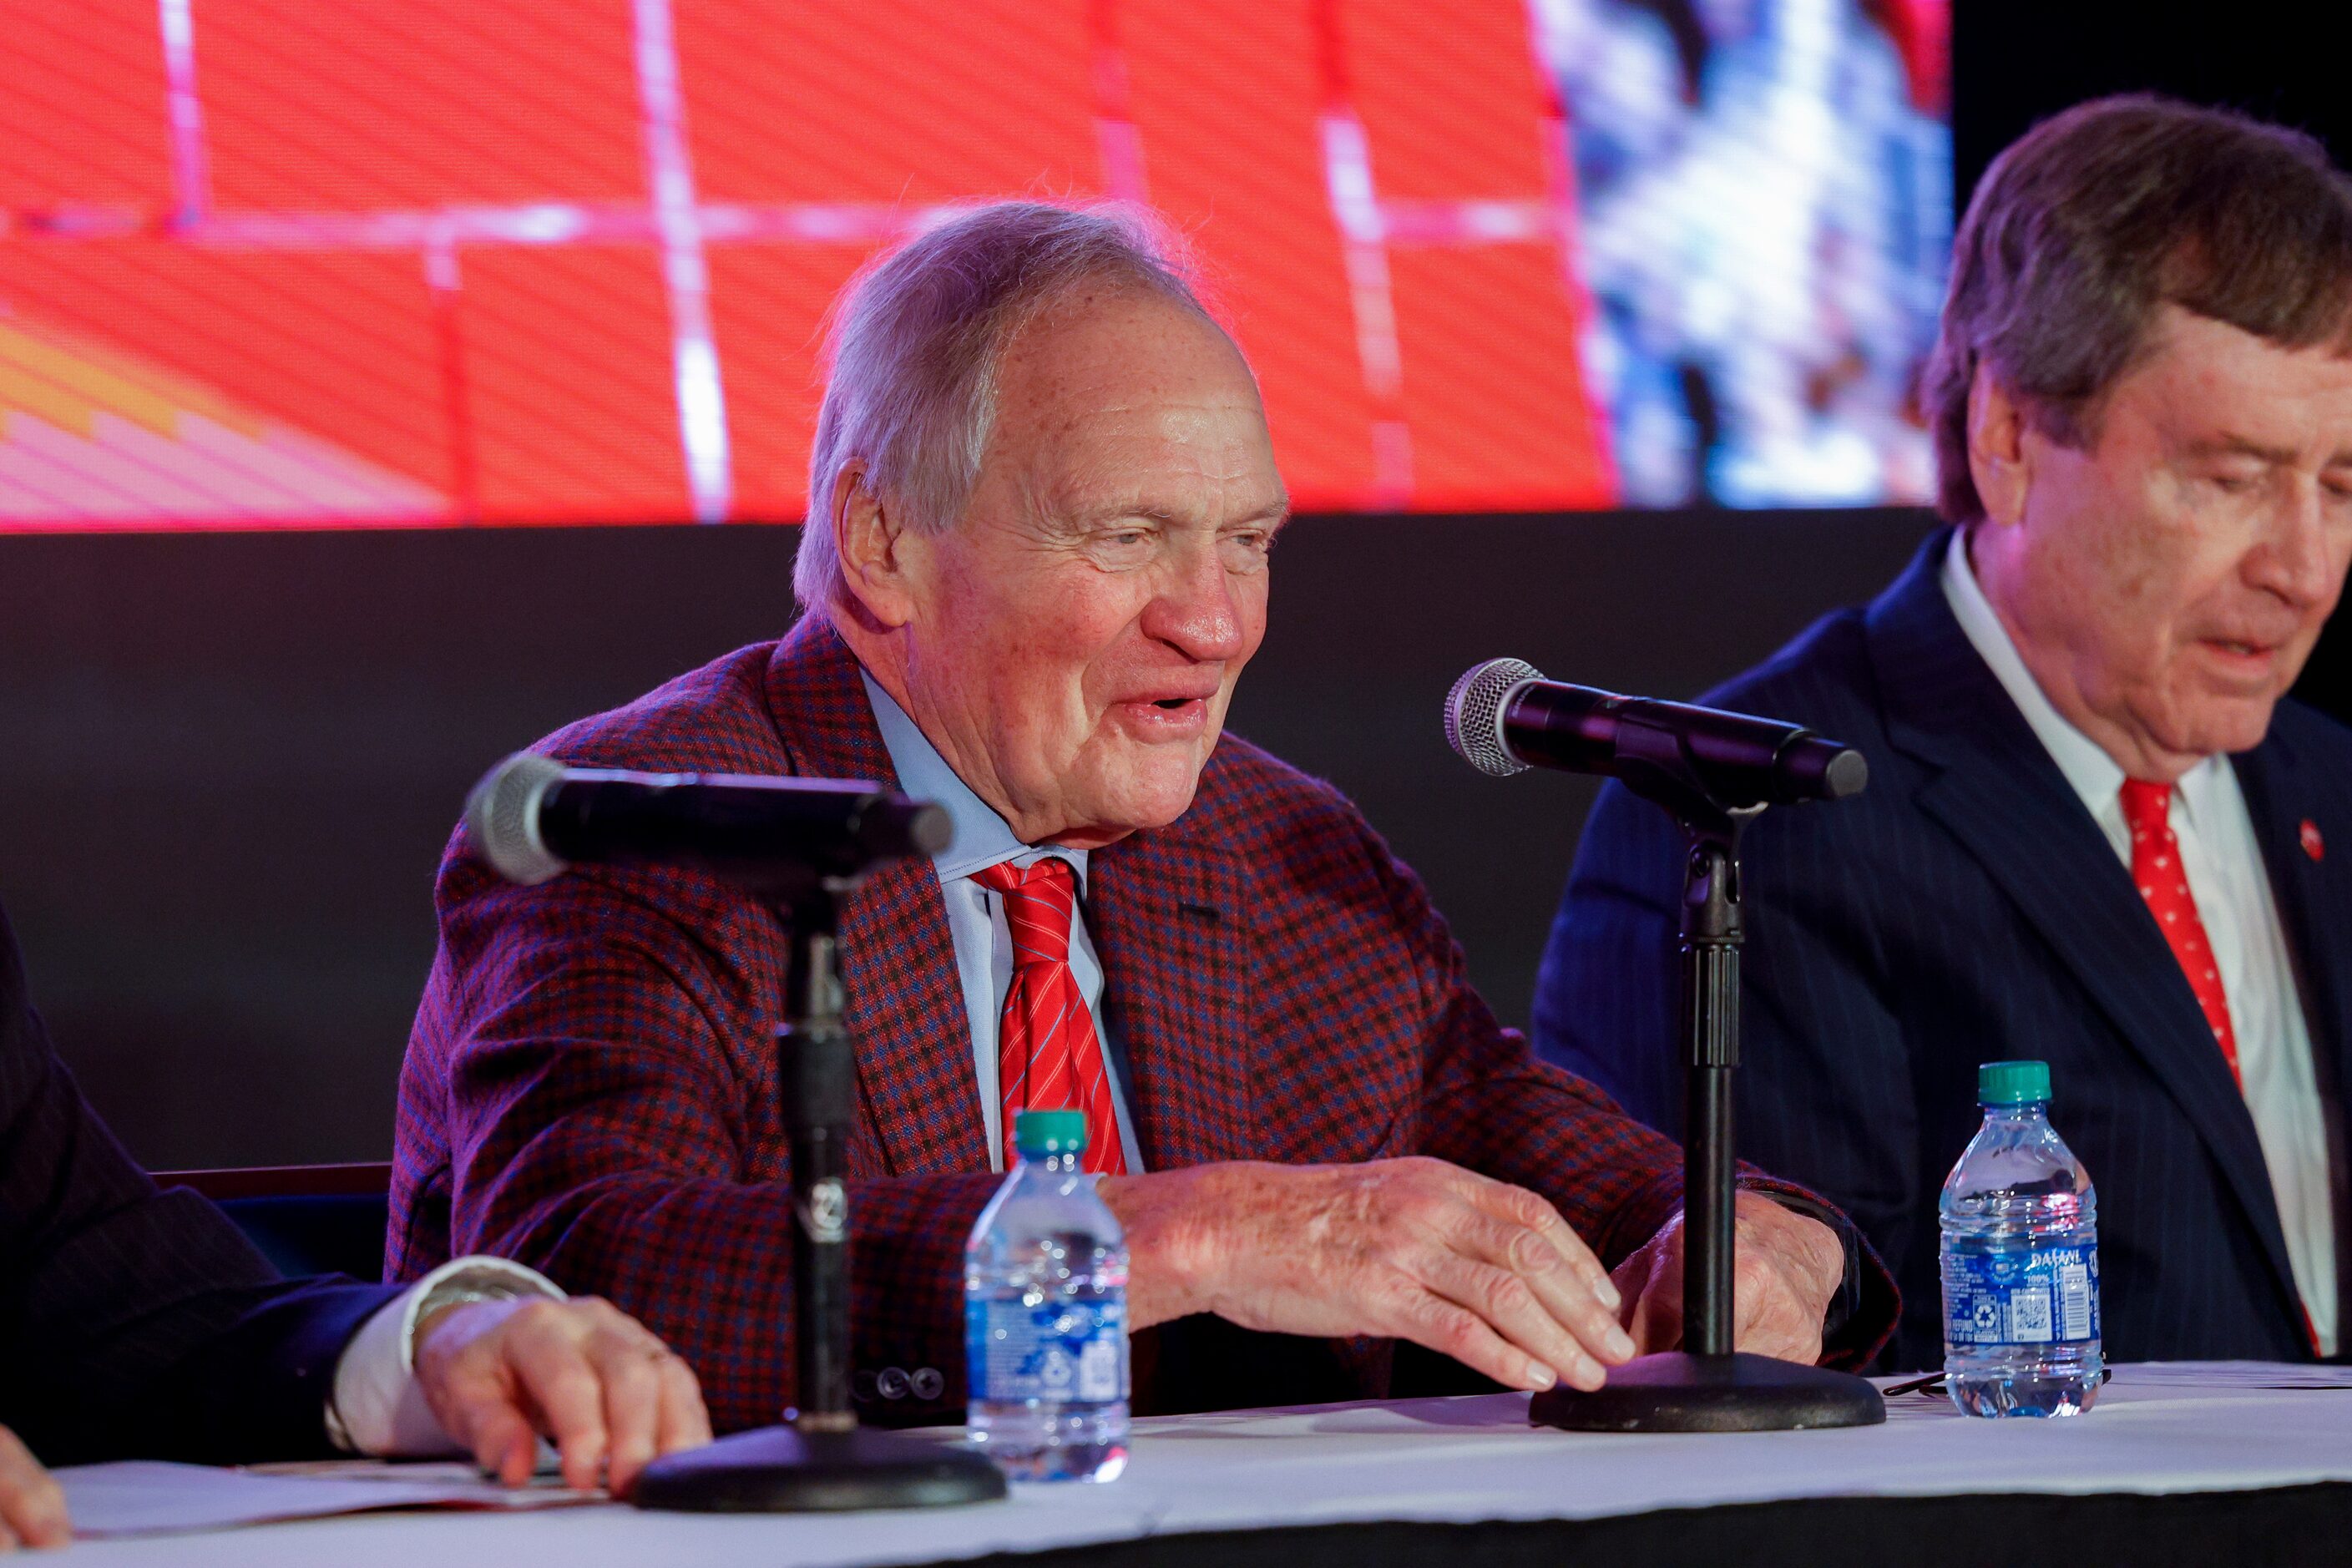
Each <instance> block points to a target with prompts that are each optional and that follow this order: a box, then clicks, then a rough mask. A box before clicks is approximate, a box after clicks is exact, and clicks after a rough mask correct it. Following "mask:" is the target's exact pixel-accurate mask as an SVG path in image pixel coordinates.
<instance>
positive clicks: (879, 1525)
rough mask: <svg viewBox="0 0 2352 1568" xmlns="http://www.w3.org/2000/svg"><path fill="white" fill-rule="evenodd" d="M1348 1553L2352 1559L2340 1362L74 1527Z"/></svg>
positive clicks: (359, 1542) (1242, 1420)
mask: <svg viewBox="0 0 2352 1568" xmlns="http://www.w3.org/2000/svg"><path fill="white" fill-rule="evenodd" d="M1009 1553H1020V1554H1030V1553H1042V1554H1043V1555H1022V1556H1021V1557H1020V1558H1019V1559H1018V1560H1019V1561H1020V1562H1022V1563H1024V1564H1027V1565H1033V1568H1047V1565H1049V1564H1061V1563H1100V1564H1108V1565H1118V1568H1126V1565H1129V1564H1144V1563H1218V1564H1221V1565H1222V1564H1242V1565H1245V1568H1246V1565H1251V1564H1259V1563H1263V1564H1266V1565H1268V1568H1276V1565H1279V1568H1305V1565H1307V1564H1310V1563H1317V1562H1324V1561H1328V1562H1334V1563H1346V1564H1348V1565H1349V1568H1374V1565H1377V1564H1381V1563H1419V1562H1444V1563H1447V1564H1449V1565H1450V1564H1455V1563H1510V1564H1519V1563H1526V1564H1528V1565H1530V1568H1532V1565H1534V1564H1537V1563H1542V1564H1544V1565H1545V1568H1558V1565H1559V1564H1563V1563H1576V1562H1583V1561H1591V1562H1596V1563H1599V1562H1606V1563H1611V1564H1612V1565H1622V1564H1631V1563H1738V1564H1740V1565H1741V1568H1755V1565H1758V1564H1768V1563H1842V1562H1857V1561H1869V1560H1871V1559H1874V1558H1875V1559H1882V1560H1885V1561H1892V1562H1897V1563H1901V1564H1902V1565H1903V1568H1929V1565H1932V1564H1936V1563H1991V1562H1996V1561H2011V1562H2021V1563H2053V1564H2063V1565H2064V1568H2087V1565H2090V1564H2096V1563H2133V1564H2136V1565H2137V1564H2145V1563H2209V1562H2229V1563H2302V1562H2314V1563H2318V1562H2327V1563H2352V1369H2343V1368H2327V1367H2290V1366H2263V1365H2260V1364H2255V1363H2217V1364H2214V1365H2210V1366H2186V1365H2162V1364H2149V1365H2143V1366H2126V1367H2124V1368H2122V1369H2120V1370H2119V1371H2118V1373H2117V1374H2116V1378H2115V1381H2114V1382H2113V1383H2111V1384H2109V1385H2108V1386H2107V1388H2106V1390H2105V1394H2104V1396H2103V1397H2102V1399H2101V1400H2100V1403H2099V1405H2098V1407H2097V1408H2096V1409H2095V1411H2093V1412H2092V1413H2091V1414H2090V1415H2086V1416H2084V1417H2082V1418H2080V1419H2077V1420H2072V1421H2054V1422H2028V1421H2005V1422H1992V1421H1974V1420H1969V1419H1968V1418H1966V1417H1963V1416H1961V1415H1958V1414H1957V1413H1955V1412H1954V1411H1953V1410H1952V1409H1951V1407H1950V1406H1949V1405H1947V1404H1944V1403H1943V1402H1941V1401H1940V1400H1933V1399H1929V1398H1927V1397H1924V1396H1919V1395H1911V1396H1906V1397H1904V1398H1900V1399H1897V1400H1895V1401H1893V1402H1892V1403H1891V1405H1890V1409H1889V1417H1888V1421H1887V1424H1886V1425H1885V1426H1878V1427H1864V1428H1858V1429H1852V1430H1845V1431H1831V1432H1793V1433H1759V1434H1736V1435H1714V1436H1598V1435H1590V1434H1579V1433H1566V1432H1555V1431H1550V1430H1548V1429H1538V1428H1533V1427H1530V1426H1528V1425H1527V1396H1526V1395H1525V1394H1478V1395H1471V1396H1466V1397H1463V1398H1456V1399H1439V1400H1411V1401H1401V1402H1396V1403H1392V1404H1386V1405H1369V1404H1368V1405H1326V1406H1318V1407H1313V1408H1308V1409H1301V1410H1287V1411H1249V1412H1234V1413H1230V1414H1224V1415H1196V1416H1173V1417H1165V1418H1159V1419H1154V1420H1149V1421H1141V1422H1139V1423H1137V1436H1136V1441H1135V1445H1134V1457H1133V1461H1132V1464H1131V1465H1130V1468H1129V1473H1128V1476H1127V1477H1126V1479H1122V1480H1120V1481H1118V1483H1116V1484H1114V1485H1110V1486H1103V1487H1019V1488H1016V1489H1015V1490H1014V1496H1013V1499H1012V1500H1010V1501H1009V1502H1004V1503H996V1504H990V1505H984V1506H982V1507H979V1508H971V1509H960V1510H939V1511H931V1512H913V1511H910V1512H903V1513H886V1514H866V1515H855V1516H850V1515H836V1516H803V1517H798V1518H776V1517H761V1518H742V1517H736V1518H726V1517H709V1516H685V1515H675V1514H650V1513H643V1512H639V1511H637V1510H633V1509H628V1508H625V1507H620V1506H617V1505H610V1504H600V1505H595V1506H592V1507H585V1508H572V1509H563V1510H551V1511H546V1512H541V1513H536V1514H522V1515H490V1514H457V1515H446V1514H442V1515H425V1514H375V1515H369V1516H365V1517H360V1518H346V1519H339V1520H328V1521H311V1522H306V1523H298V1524H279V1525H271V1526H265V1527H262V1528H259V1529H256V1530H246V1531H225V1532H221V1533H216V1534H205V1535H176V1536H170V1537H163V1538H153V1539H146V1540H137V1541H110V1542H85V1543H82V1544H81V1545H79V1546H77V1547H76V1548H75V1550H74V1552H72V1553H71V1554H70V1556H69V1557H68V1560H67V1561H68V1562H69V1563H75V1564H77V1565H79V1564H81V1563H89V1564H101V1563H106V1564H110V1563H123V1564H163V1563H171V1564H174V1565H185V1568H208V1565H212V1564H219V1565H222V1568H228V1565H235V1568H253V1565H260V1568H267V1565H268V1564H273V1563H346V1564H352V1565H355V1568H368V1565H373V1564H383V1565H385V1568H391V1565H394V1564H398V1565H401V1568H413V1565H415V1564H418V1563H557V1564H563V1565H566V1568H604V1565H605V1564H620V1563H665V1564H677V1565H679V1568H704V1565H709V1568H717V1565H719V1564H729V1565H732V1564H739V1563H759V1564H767V1565H772V1568H835V1565H851V1564H856V1565H866V1564H874V1565H882V1564H890V1565H898V1564H910V1563H938V1562H946V1561H956V1562H970V1561H973V1560H1002V1559H1001V1558H999V1557H998V1555H997V1554H1009Z"/></svg>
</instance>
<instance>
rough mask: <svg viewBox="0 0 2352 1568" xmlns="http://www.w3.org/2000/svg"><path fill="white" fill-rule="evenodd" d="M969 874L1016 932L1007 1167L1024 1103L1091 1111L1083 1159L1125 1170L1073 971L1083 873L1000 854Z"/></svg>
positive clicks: (1089, 1019)
mask: <svg viewBox="0 0 2352 1568" xmlns="http://www.w3.org/2000/svg"><path fill="white" fill-rule="evenodd" d="M971 879H972V880H973V881H975V882H978V883H979V884H980V885H981V886H982V887H983V888H986V889H988V890H989V891H990V892H992V893H994V894H996V895H997V896H998V897H999V898H1001V899H1003V900H1004V923H1005V925H1006V926H1007V927H1008V928H1009V929H1010V930H1011V931H1012V932H1013V987H1012V989H1011V990H1009V991H1007V992H1006V993H1005V994H1004V1017H1003V1022H1002V1024H1000V1025H999V1026H998V1028H997V1033H996V1082H997V1089H998V1092H999V1094H1000V1095H1001V1096H1002V1099H1003V1109H1004V1163H1005V1164H1006V1166H1007V1167H1010V1166H1011V1165H1012V1163H1013V1160H1014V1159H1015V1158H1016V1157H1017V1156H1016V1155H1015V1154H1014V1152H1013V1119H1014V1118H1015V1117H1016V1116H1018V1115H1019V1114H1020V1113H1021V1112H1022V1111H1024V1110H1083V1111H1085V1112H1086V1113H1087V1152H1086V1158H1085V1160H1084V1161H1082V1162H1081V1164H1082V1166H1083V1167H1084V1168H1085V1169H1087V1170H1089V1171H1097V1172H1102V1173H1107V1174H1109V1175H1120V1174H1123V1173H1125V1172H1126V1170H1127V1156H1126V1154H1125V1153H1124V1152H1122V1151H1121V1150H1120V1148H1119V1142H1118V1121H1117V1119H1116V1117H1115V1116H1114V1115H1113V1113H1112V1110H1111V1099H1110V1075H1109V1073H1108V1071H1107V1070H1106V1069H1105V1068H1104V1066H1103V1049H1102V1040H1101V1038H1100V1037H1098V1036H1097V1035H1096V1033H1095V1019H1094V1015H1093V1014H1092V1013H1089V1012H1088V1011H1087V1000H1086V997H1085V996H1083V995H1082V994H1079V991H1078V982H1077V977H1076V975H1074V974H1072V973H1070V921H1071V916H1072V913H1073V911H1074V910H1076V907H1077V900H1078V882H1077V874H1076V872H1075V871H1073V870H1071V868H1070V863H1069V862H1068V861H1067V860H1065V859H1063V858H1061V857H1059V856H1057V855H1049V856H1047V857H1046V858H1045V859H1043V860H1039V861H1037V862H1035V863H1034V864H1033V865H1032V866H1030V867H1029V868H1028V869H1026V870H1016V869H1014V868H1013V865H1012V863H1011V862H1009V861H1001V862H999V863H998V864H996V865H993V866H991V867H989V868H987V869H986V870H982V871H975V872H973V873H972V877H971Z"/></svg>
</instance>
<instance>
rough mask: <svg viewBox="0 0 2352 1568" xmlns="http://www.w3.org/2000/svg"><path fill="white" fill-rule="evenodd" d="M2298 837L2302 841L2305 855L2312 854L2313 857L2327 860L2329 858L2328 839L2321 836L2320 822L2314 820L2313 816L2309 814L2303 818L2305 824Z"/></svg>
mask: <svg viewBox="0 0 2352 1568" xmlns="http://www.w3.org/2000/svg"><path fill="white" fill-rule="evenodd" d="M2296 837H2297V838H2299V839H2300V840H2301V841H2302V844H2303V852H2304V853H2305V855H2308V856H2310V857H2311V858H2312V859H2314V860H2325V859H2326V858H2327V840H2326V839H2325V838H2322V837H2320V836H2319V824H2317V823H2315V822H2314V821H2312V820H2311V818H2309V817H2307V816H2306V817H2305V818H2304V819H2303V826H2302V828H2301V829H2300V830H2299V831H2298V832H2297V834H2296Z"/></svg>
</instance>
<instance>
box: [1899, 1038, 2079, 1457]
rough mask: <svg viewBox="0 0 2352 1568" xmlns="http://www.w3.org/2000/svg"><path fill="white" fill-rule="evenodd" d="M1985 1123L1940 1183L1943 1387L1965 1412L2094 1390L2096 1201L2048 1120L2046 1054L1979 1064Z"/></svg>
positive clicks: (2064, 1400) (2058, 1405)
mask: <svg viewBox="0 0 2352 1568" xmlns="http://www.w3.org/2000/svg"><path fill="white" fill-rule="evenodd" d="M1977 1099H1978V1100H1979V1103H1981V1104H1982V1105H1983V1107H1984V1125H1983V1126H1982V1127H1981V1128H1979V1129H1978V1131H1977V1135H1976V1136H1975V1137H1974V1138H1972V1139H1970V1140H1969V1146H1968V1149H1967V1151H1966V1152H1964V1153H1962V1154H1961V1155H1960V1163H1958V1164H1957V1165H1955V1166H1953V1167H1952V1174H1951V1176H1950V1178H1949V1179H1948V1180H1947V1181H1946V1182H1945V1183H1944V1196H1943V1201H1942V1203H1941V1204H1940V1205H1939V1208H1940V1210H1941V1213H1942V1215H1943V1233H1944V1250H1943V1274H1944V1386H1945V1388H1946V1389H1947V1390H1948V1391H1949V1392H1950V1394H1951V1396H1952V1403H1953V1404H1955V1405H1958V1406H1959V1407H1960V1408H1961V1409H1962V1410H1963V1411H1965V1412H1967V1413H1968V1414H1969V1415H2081V1414H2082V1413H2083V1412H2084V1411H2085V1410H2088V1409H2089V1408H2090V1407H2091V1405H2092V1402H2093V1401H2094V1400H2095V1399H2096V1398H2097V1397H2098V1395H2099V1382H2100V1375H2101V1365H2102V1363H2101V1360H2100V1356H2099V1237H2098V1202H2097V1199H2096V1198H2095V1195H2094V1194H2092V1191H2091V1178H2090V1176H2089V1175H2088V1174H2087V1173H2085V1172H2084V1169H2083V1163H2082V1162H2081V1161H2080V1160H2077V1159H2076V1158H2074V1152H2073V1151H2071V1150H2069V1149H2068V1148H2067V1147H2066V1145H2065V1142H2063V1140H2062V1139H2060V1138H2059V1136H2058V1134H2057V1133H2056V1132H2055V1131H2053V1130H2052V1129H2051V1126H2050V1067H2049V1064H2048V1063H2046V1062H1987V1063H1985V1064H1984V1066H1982V1067H1981V1068H1978V1069H1977Z"/></svg>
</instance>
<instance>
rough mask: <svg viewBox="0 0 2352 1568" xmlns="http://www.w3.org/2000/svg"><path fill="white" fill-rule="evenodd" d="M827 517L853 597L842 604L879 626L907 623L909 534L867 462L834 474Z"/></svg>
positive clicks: (910, 591) (911, 609) (910, 590)
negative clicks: (878, 490)
mask: <svg viewBox="0 0 2352 1568" xmlns="http://www.w3.org/2000/svg"><path fill="white" fill-rule="evenodd" d="M826 521H827V522H828V523H829V524H830V525H831V527H832V529H833V537H834V545H835V551H836V552H838V554H839V556H840V559H841V584H842V589H843V592H844V593H845V595H847V597H848V601H849V602H848V604H846V605H844V606H843V608H845V609H846V610H847V611H849V613H850V614H852V615H854V616H856V617H857V618H858V619H860V620H862V621H864V622H865V623H866V625H868V626H872V627H874V628H875V629H877V630H881V631H888V630H895V629H896V628H898V627H899V626H905V625H906V624H907V622H908V620H910V619H912V618H913V616H914V613H915V605H914V593H913V585H912V584H910V583H909V582H908V574H907V564H908V563H907V561H906V559H905V554H906V551H905V546H906V543H907V539H906V535H905V533H904V531H902V530H901V528H900V527H899V524H898V518H897V516H896V514H895V511H894V509H893V508H892V507H891V506H890V505H888V504H887V502H885V501H884V500H883V499H882V497H881V496H879V495H878V494H877V493H876V492H875V489H874V486H873V484H872V483H871V482H870V481H869V479H868V477H867V475H866V469H865V468H864V467H863V466H862V465H860V464H856V463H849V464H845V465H844V467H843V468H842V470H841V472H840V473H839V474H837V475H835V477H834V481H833V504H832V505H831V506H830V507H828V508H827V509H826Z"/></svg>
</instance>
